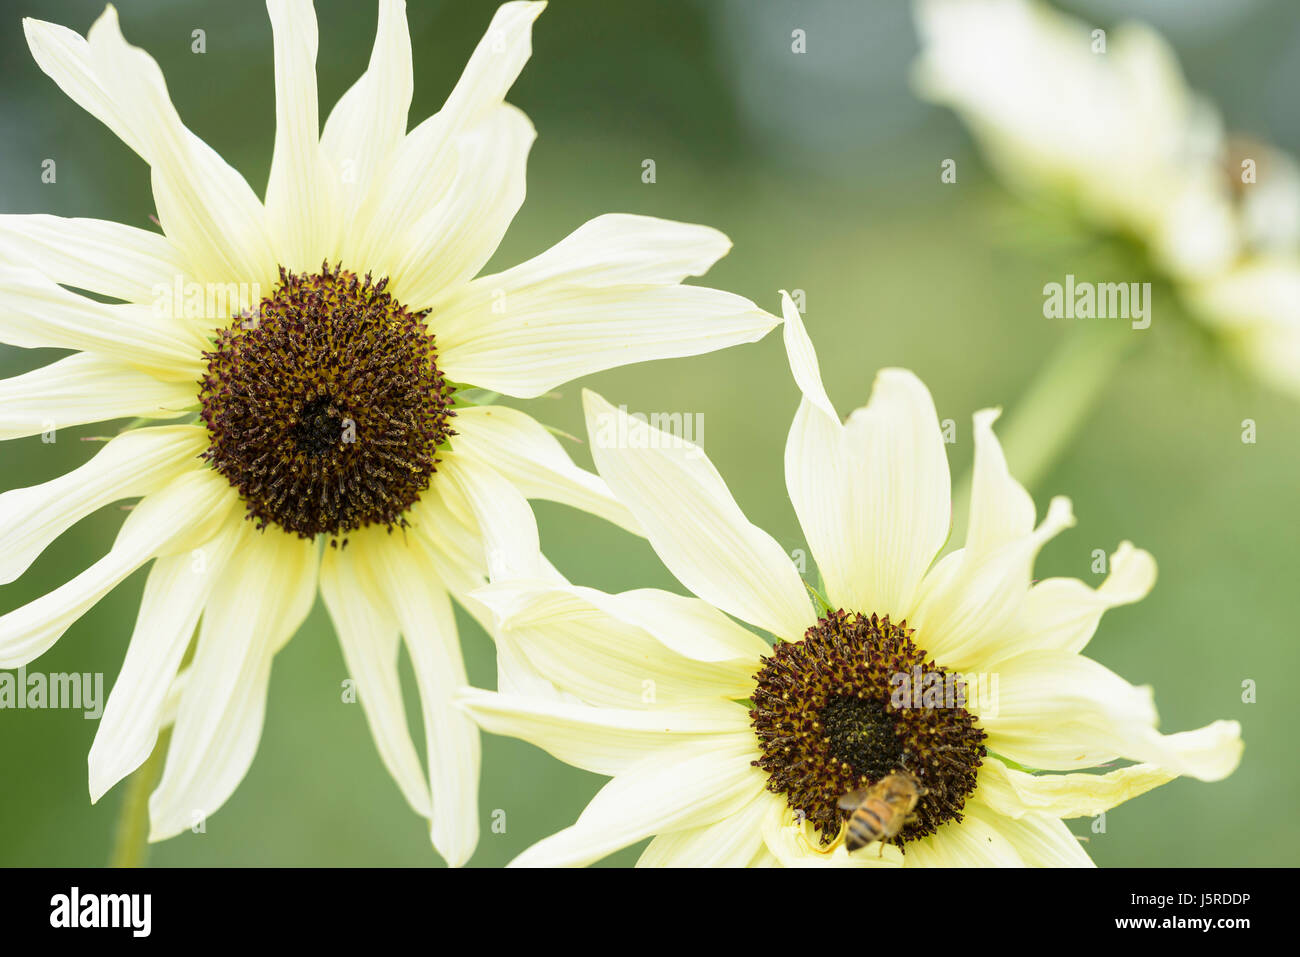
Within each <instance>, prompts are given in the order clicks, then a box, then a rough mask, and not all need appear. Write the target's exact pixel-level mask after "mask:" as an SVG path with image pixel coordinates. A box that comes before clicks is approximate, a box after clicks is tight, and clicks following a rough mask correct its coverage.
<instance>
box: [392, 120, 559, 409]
mask: <svg viewBox="0 0 1300 957" xmlns="http://www.w3.org/2000/svg"><path fill="white" fill-rule="evenodd" d="M536 138H537V131H536V130H535V129H533V124H532V123H531V122H530V121H529V119H528V117H526V116H525V115H524V114H523V112H521V111H520V110H517V109H515V108H514V107H511V106H502V107H499V108H498V109H496V110H494V111H493V112H492V114H491V115H490V116H489V118H488V119H486V120H485V121H484V122H483V123H481V124H479V125H478V126H475V127H474V128H472V129H470V130H467V131H465V132H463V133H458V134H457V135H456V136H455V137H454V138H453V140H452V143H451V147H452V149H453V150H454V151H455V154H456V178H455V180H454V181H453V182H452V184H451V188H450V189H449V190H447V192H446V193H445V194H444V195H443V196H442V197H441V199H440V200H439V201H438V202H437V203H436V204H435V205H433V206H432V207H431V208H429V209H428V210H426V211H425V212H424V213H423V214H422V215H421V216H420V217H419V218H418V219H417V220H416V221H415V223H414V224H413V225H412V227H411V229H410V230H409V231H408V232H407V233H406V234H405V235H401V236H398V235H396V234H394V235H393V236H392V240H391V244H390V246H389V249H388V250H387V251H386V252H384V253H382V254H381V255H380V259H379V260H378V261H379V262H381V263H383V264H385V265H386V266H387V268H388V275H389V276H390V278H391V280H392V288H393V294H394V295H395V296H397V297H398V298H399V299H401V301H402V302H406V303H413V304H415V303H418V304H419V305H420V306H426V305H429V304H432V303H434V302H435V300H437V299H438V297H439V296H440V295H441V294H442V293H443V292H444V291H445V290H447V289H451V288H455V287H456V286H459V285H460V284H462V283H465V282H468V281H469V280H470V279H471V278H473V277H474V276H475V275H477V274H478V272H479V270H481V269H482V268H483V266H484V264H486V263H487V261H488V259H490V258H491V256H492V254H493V253H494V252H496V248H497V246H498V245H499V244H500V242H501V239H502V237H504V236H505V234H506V230H507V229H508V228H509V227H510V223H511V221H512V220H513V219H514V218H515V213H517V212H519V207H520V206H522V205H523V202H524V193H525V191H526V185H527V178H526V175H525V168H526V165H527V162H528V152H529V150H530V149H531V148H532V145H533V140H535V139H536ZM435 311H437V310H435ZM432 328H433V331H434V333H435V335H436V334H437V332H438V324H437V321H436V320H434V321H433V323H432ZM438 347H439V351H440V354H441V358H440V360H439V366H440V367H443V368H445V369H446V370H447V372H448V375H450V376H451V377H452V378H453V379H455V380H456V381H458V382H468V381H474V380H472V379H467V378H466V377H464V376H463V375H461V374H460V373H459V372H457V371H455V370H454V368H453V366H454V362H453V360H452V359H451V358H449V350H450V349H451V346H449V345H448V344H447V343H446V342H444V341H442V340H441V339H439V340H438ZM478 384H480V383H478V382H475V385H478ZM488 388H491V386H488Z"/></svg>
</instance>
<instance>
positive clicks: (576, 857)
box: [510, 737, 767, 867]
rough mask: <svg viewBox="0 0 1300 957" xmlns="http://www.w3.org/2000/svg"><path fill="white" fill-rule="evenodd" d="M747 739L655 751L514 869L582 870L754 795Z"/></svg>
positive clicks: (759, 775)
mask: <svg viewBox="0 0 1300 957" xmlns="http://www.w3.org/2000/svg"><path fill="white" fill-rule="evenodd" d="M754 756H755V750H754V742H753V739H752V737H751V738H750V739H749V740H745V739H744V738H741V737H736V738H721V739H717V740H707V741H700V742H688V743H683V744H680V745H677V746H676V747H673V748H670V749H667V750H665V751H661V752H656V753H655V754H652V755H650V756H649V757H647V758H646V759H644V760H643V761H641V762H640V763H638V764H636V765H634V766H633V767H630V768H628V769H627V770H626V771H624V772H623V773H621V774H619V775H618V776H617V777H615V778H612V779H611V780H610V781H609V783H608V784H606V785H605V786H604V787H603V788H601V789H600V791H599V792H597V794H596V796H595V797H594V798H592V799H591V803H590V804H588V805H587V808H586V810H584V811H583V812H582V814H581V815H580V816H579V817H578V820H577V822H576V823H574V824H573V825H572V826H571V827H568V828H565V829H564V830H563V831H560V832H559V833H557V834H553V835H552V836H550V837H548V838H546V839H544V840H542V841H539V842H538V843H536V844H534V845H533V846H532V847H530V848H529V849H528V850H526V851H524V852H523V853H522V854H520V855H519V856H518V857H517V858H515V859H514V861H512V862H511V865H510V866H512V867H566V866H567V867H580V866H583V865H586V864H591V863H593V862H595V861H598V860H600V859H601V858H603V857H607V856H608V855H610V854H612V853H614V852H615V851H617V850H620V849H622V848H624V847H627V846H628V845H629V844H635V843H636V842H637V841H640V840H643V839H644V838H647V837H650V836H651V835H653V834H659V833H662V832H669V831H680V830H683V829H685V828H689V827H704V826H707V825H709V824H713V823H714V822H716V821H720V820H722V819H724V818H726V817H728V816H729V815H731V814H735V813H737V812H739V811H741V810H742V809H744V808H745V807H747V806H748V805H749V804H751V803H752V802H753V801H754V799H755V798H756V797H757V796H758V795H759V793H760V792H761V791H762V789H763V784H764V783H765V782H766V780H767V776H766V775H765V774H764V773H763V772H762V771H759V770H758V769H757V768H754V767H751V766H750V761H752V760H753V759H754Z"/></svg>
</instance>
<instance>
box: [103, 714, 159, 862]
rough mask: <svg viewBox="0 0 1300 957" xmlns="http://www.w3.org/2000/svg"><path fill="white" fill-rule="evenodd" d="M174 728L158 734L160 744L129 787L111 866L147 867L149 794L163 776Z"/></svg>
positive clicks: (114, 844) (119, 820)
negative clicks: (163, 766)
mask: <svg viewBox="0 0 1300 957" xmlns="http://www.w3.org/2000/svg"><path fill="white" fill-rule="evenodd" d="M170 738H171V728H165V729H164V730H163V731H162V733H161V734H159V735H158V743H157V744H156V745H155V746H154V749H153V753H152V754H150V755H149V757H148V758H146V759H145V762H144V764H142V765H140V767H139V768H137V769H136V772H135V773H134V774H132V775H131V778H130V780H129V781H127V784H126V796H125V798H123V800H122V809H121V811H119V812H118V815H117V833H116V835H115V836H114V839H113V855H112V857H110V858H109V861H108V863H109V866H110V867H144V866H145V864H146V863H147V862H148V860H149V795H150V793H152V791H153V789H154V786H155V785H157V783H158V778H159V775H160V774H161V773H162V765H163V758H164V757H166V755H167V741H168V740H169V739H170Z"/></svg>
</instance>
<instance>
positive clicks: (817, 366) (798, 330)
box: [781, 289, 840, 427]
mask: <svg viewBox="0 0 1300 957" xmlns="http://www.w3.org/2000/svg"><path fill="white" fill-rule="evenodd" d="M781 316H782V319H783V320H784V323H785V324H784V325H783V326H782V327H781V336H782V338H783V339H784V340H785V355H786V360H787V361H788V362H789V363H790V374H791V375H793V376H794V381H795V384H796V385H797V386H799V391H800V392H801V393H803V398H804V401H805V402H808V403H810V404H811V405H812V406H814V407H815V408H816V409H817V410H818V411H820V412H823V413H825V418H826V420H827V422H829V423H831V424H833V425H835V426H837V427H838V426H839V425H840V417H839V414H838V413H837V412H836V411H835V406H834V405H832V404H831V399H830V396H828V395H827V394H826V386H824V385H823V384H822V368H821V363H819V362H818V361H817V350H816V349H814V348H813V344H812V340H811V339H810V338H808V330H807V329H805V328H804V324H803V317H802V316H801V315H799V307H798V306H796V305H795V304H794V300H793V299H791V298H790V294H789V293H788V292H786V291H785V290H784V289H782V290H781Z"/></svg>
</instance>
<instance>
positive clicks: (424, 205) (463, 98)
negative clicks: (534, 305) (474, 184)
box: [348, 3, 544, 308]
mask: <svg viewBox="0 0 1300 957" xmlns="http://www.w3.org/2000/svg"><path fill="white" fill-rule="evenodd" d="M543 8H544V4H526V3H508V4H505V5H503V6H502V7H501V8H500V9H498V10H497V12H496V16H495V17H493V19H492V25H491V26H490V27H489V28H488V32H487V34H486V35H485V36H484V37H483V39H482V40H481V41H480V42H479V44H478V47H477V48H476V49H475V51H474V54H473V55H472V56H471V57H470V60H469V63H468V64H467V65H466V67H465V72H464V74H463V75H462V76H461V79H460V82H459V83H458V84H457V85H456V88H455V89H454V90H453V91H452V94H451V96H449V97H448V99H447V102H446V103H445V104H444V105H443V108H442V109H441V110H440V111H439V112H438V113H437V114H436V115H434V116H431V117H429V118H428V119H427V120H425V121H424V122H423V123H421V124H420V125H419V126H417V127H416V128H415V129H414V130H412V131H411V132H410V134H409V135H407V136H406V138H405V139H403V140H402V142H401V143H400V145H399V146H398V147H397V150H396V152H395V153H394V154H393V156H392V162H391V165H390V166H389V167H388V172H387V173H386V174H385V175H384V176H383V177H382V181H379V182H376V184H375V188H374V189H373V190H371V191H370V193H369V198H368V201H367V204H366V206H367V208H366V209H365V211H364V215H363V216H361V217H359V218H358V221H357V226H358V227H361V228H359V229H357V230H356V232H357V235H356V236H355V237H352V236H349V237H348V240H349V248H351V249H353V250H354V251H355V253H356V258H357V260H358V261H364V262H369V263H371V264H372V265H373V267H374V268H375V269H377V270H379V271H380V272H381V273H383V274H385V275H389V276H392V275H393V274H394V273H395V272H397V271H398V267H399V266H400V265H401V264H402V262H403V260H405V259H407V258H408V253H409V252H410V251H411V250H413V249H416V248H418V249H419V250H422V251H423V256H425V257H427V255H428V254H429V251H430V249H431V245H430V244H431V243H434V242H437V237H433V236H430V235H428V234H427V233H422V232H420V231H418V230H417V229H416V225H417V221H418V220H420V219H421V218H422V217H423V218H425V219H426V220H428V218H429V216H430V215H431V212H439V213H441V214H443V215H444V216H446V215H449V214H450V213H451V212H452V211H454V210H456V209H457V208H458V207H457V206H455V203H456V199H455V197H453V196H452V187H453V185H454V184H456V183H457V182H460V183H467V182H469V180H470V179H471V178H472V177H473V170H472V169H471V170H463V169H462V168H461V167H462V166H463V165H464V164H463V159H464V157H463V156H462V155H460V154H461V152H462V149H461V148H462V147H464V148H466V149H470V150H482V149H485V148H490V146H491V140H492V137H490V136H487V135H486V131H488V130H491V129H497V130H503V129H505V130H507V131H509V130H511V129H513V130H516V131H520V132H522V127H521V126H520V124H519V123H518V116H517V113H518V111H516V110H515V109H514V108H513V107H509V106H506V105H505V104H504V102H503V100H504V97H505V95H506V91H507V90H509V89H510V86H511V84H513V83H514V81H515V78H516V77H517V76H518V75H519V71H520V70H521V69H523V66H524V63H525V62H527V60H528V57H529V54H530V53H531V35H532V24H533V20H535V19H536V18H537V15H538V14H539V13H541V11H542V9H543ZM466 134H470V139H468V140H462V139H461V138H462V137H463V136H465V135H466ZM493 159H494V161H495V162H496V164H497V168H498V169H501V168H503V166H502V164H503V163H505V161H507V160H509V159H510V157H507V156H505V155H500V154H498V155H497V156H495V157H493ZM515 159H516V160H521V159H522V156H516V157H515ZM519 169H520V171H522V165H520V166H519ZM501 198H502V199H506V200H509V199H511V198H512V197H509V196H507V197H501ZM491 200H492V197H490V196H487V195H469V194H466V195H464V196H462V197H460V200H459V202H460V203H462V204H464V203H471V204H472V203H474V202H476V201H477V202H480V203H490V202H491ZM506 206H508V203H507V204H506ZM459 208H463V206H462V207H459ZM485 208H491V207H485ZM507 221H508V220H507ZM426 225H431V224H430V223H428V222H426ZM492 228H493V229H499V230H500V231H501V232H504V226H502V225H500V224H499V223H498V224H496V225H495V226H493V227H492ZM469 238H470V239H471V243H470V244H469V245H468V246H467V250H462V251H461V253H459V254H458V255H461V256H462V258H463V256H464V253H465V252H466V251H473V250H475V249H479V248H480V247H481V246H482V245H483V244H484V243H486V242H487V241H488V240H490V241H491V245H492V246H493V248H495V245H496V242H497V241H499V239H500V235H499V234H498V235H497V236H496V237H495V238H492V237H490V236H488V235H480V236H477V237H469ZM412 262H413V263H414V265H415V266H417V267H423V268H426V269H428V270H430V271H431V272H430V273H429V276H424V275H422V274H420V273H419V272H418V271H417V272H416V273H413V275H416V276H419V278H420V279H421V281H422V282H423V283H424V284H425V285H426V287H427V286H428V285H429V279H430V277H436V276H437V269H438V266H437V264H436V263H431V262H429V261H428V260H427V258H422V257H421V256H415V257H414V258H413V260H412ZM462 268H463V267H462ZM470 275H472V273H470ZM465 278H468V276H466V277H465ZM394 288H397V289H400V288H401V287H400V285H399V286H395V287H394ZM409 292H420V290H417V289H416V288H415V286H414V285H412V286H411V288H410V290H409V291H403V294H402V296H399V298H403V297H407V298H403V301H404V302H407V303H408V304H414V305H415V307H416V308H422V307H424V306H427V305H429V303H428V302H419V303H414V301H413V300H412V299H411V298H409ZM420 294H422V295H423V294H424V293H422V292H420Z"/></svg>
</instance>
